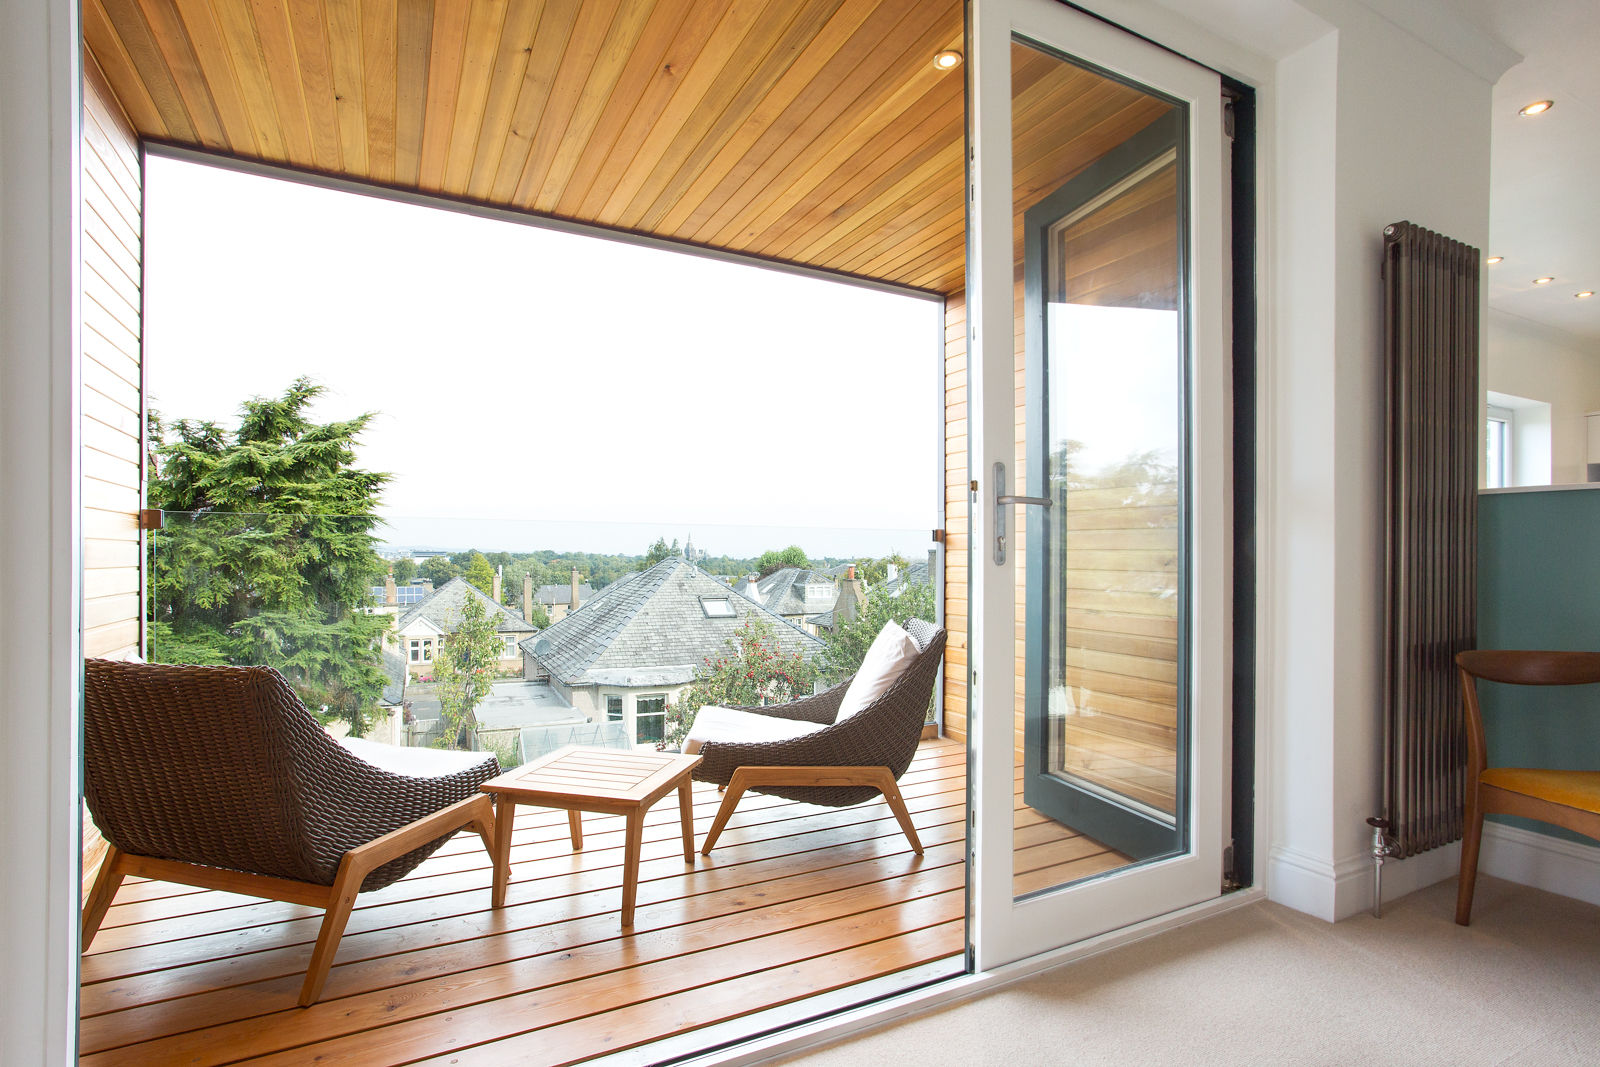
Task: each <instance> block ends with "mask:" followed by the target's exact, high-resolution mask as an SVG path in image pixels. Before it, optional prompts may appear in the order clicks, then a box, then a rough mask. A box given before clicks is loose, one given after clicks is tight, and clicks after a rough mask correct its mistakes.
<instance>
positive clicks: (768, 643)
mask: <svg viewBox="0 0 1600 1067" xmlns="http://www.w3.org/2000/svg"><path fill="white" fill-rule="evenodd" d="M724 644H725V645H726V647H727V654H726V655H722V656H718V657H717V658H716V659H712V658H711V657H709V656H707V657H706V659H705V661H704V662H703V663H702V664H701V665H700V666H699V667H697V668H695V672H694V673H695V677H694V682H693V683H692V684H690V686H689V688H688V689H687V690H685V691H684V694H683V699H682V700H680V701H679V702H678V703H676V704H671V705H668V707H667V716H666V739H665V740H664V741H663V742H661V744H660V745H659V746H658V747H660V748H665V747H667V746H668V745H681V744H682V743H683V739H684V738H685V737H687V736H688V735H689V729H690V727H692V726H693V725H694V715H695V712H697V711H699V710H700V709H701V708H703V707H705V706H706V705H707V704H719V705H722V706H724V707H732V706H735V705H755V704H784V703H787V702H789V701H791V700H795V699H797V698H799V697H802V696H806V695H807V694H809V693H810V692H811V687H812V683H814V682H815V681H816V678H817V668H816V665H815V664H813V663H812V662H811V661H810V660H808V659H806V657H805V656H804V655H803V654H801V653H799V652H785V651H783V649H782V647H781V646H780V645H779V643H778V637H777V634H776V633H775V632H774V630H773V628H772V624H771V623H767V622H763V621H761V620H760V619H746V620H745V623H744V625H742V626H740V627H739V629H738V631H737V632H735V633H734V635H733V636H732V637H730V638H728V639H727V641H726V642H724Z"/></svg>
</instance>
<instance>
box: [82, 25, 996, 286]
mask: <svg viewBox="0 0 1600 1067" xmlns="http://www.w3.org/2000/svg"><path fill="white" fill-rule="evenodd" d="M83 21H84V36H85V39H86V40H87V42H88V44H89V47H90V48H91V50H92V51H93V52H94V55H95V56H96V58H97V59H98V60H99V61H100V63H101V64H102V65H103V66H104V68H105V70H106V73H107V76H108V77H109V79H110V81H111V84H112V86H113V87H114V88H115V90H116V93H117V95H118V97H119V98H121V100H122V101H123V103H124V104H125V105H126V108H127V112H128V114H129V115H130V116H131V118H132V122H133V125H134V126H135V128H137V130H138V131H139V132H140V133H141V134H143V135H145V136H147V137H151V138H155V139H159V140H163V141H169V142H174V143H178V144H183V145H188V146H192V147H196V148H200V149H203V150H207V151H212V152H217V153H222V154H227V155H231V156H237V157H240V158H245V159H254V160H261V161H266V162H271V163H275V164H281V165H285V166H289V167H294V168H298V169H301V170H306V171H315V172H321V173H329V174H338V175H343V176H347V177H351V178H356V179H358V180H362V181H370V182H374V183H377V184H381V185H388V186H395V187H399V188H404V189H414V190H419V191H423V192H428V193H435V194H442V195H445V196H449V197H454V198H460V199H463V200H469V201H476V202H482V203H488V204H495V205H499V206H504V207H511V208H516V209H522V210H529V211H535V212H539V213H543V214H549V215H554V216H559V217H562V218H570V219H577V220H581V221H585V222H593V223H599V224H602V225H606V226H611V227H617V228H620V229H625V230H632V231H638V232H643V233H649V234H654V235H659V236H664V237H671V238H676V239H680V240H685V241H692V242H696V243H700V244H705V245H712V246H716V247H719V248H726V249H734V250H738V251H743V252H749V253H752V254H756V255H760V256H766V257H771V258H775V259H780V260H785V261H790V262H796V263H804V264H808V265H813V266H818V267H823V268H827V269H831V270H837V271H843V272H847V273H850V274H855V275H860V276H866V277H872V278H879V279H885V280H889V281H894V282H898V283H901V284H904V285H909V286H915V287H917V288H921V289H927V290H931V291H938V292H950V291H953V290H955V289H958V288H960V286H961V276H962V270H963V256H964V243H965V228H964V216H963V212H962V200H961V188H962V159H961V156H962V144H963V121H964V120H963V114H962V106H963V104H962V73H961V71H960V70H956V71H939V70H936V69H935V68H934V66H933V62H932V60H933V56H934V55H935V54H936V53H937V52H939V51H940V50H941V49H946V48H959V47H961V40H962V11H961V4H960V2H959V0H860V2H855V0H848V2H847V0H800V2H797V3H792V4H791V3H785V4H779V3H771V2H769V0H543V2H540V0H528V2H526V3H520V2H519V3H507V2H505V0H461V2H452V3H448V4H446V3H428V2H416V0H400V2H398V3H396V2H394V0H388V2H377V3H373V2H370V0H368V2H358V0H329V2H327V3H323V4H315V3H313V4H303V3H294V2H286V0H263V2H260V3H252V4H244V3H237V2H234V0H85V3H84V10H83Z"/></svg>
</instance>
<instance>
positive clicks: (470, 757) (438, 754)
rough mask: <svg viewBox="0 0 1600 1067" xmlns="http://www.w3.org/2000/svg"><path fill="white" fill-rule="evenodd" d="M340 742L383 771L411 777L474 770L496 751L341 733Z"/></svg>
mask: <svg viewBox="0 0 1600 1067" xmlns="http://www.w3.org/2000/svg"><path fill="white" fill-rule="evenodd" d="M339 743H340V744H341V745H343V746H344V747H345V748H346V749H348V750H349V751H350V753H351V755H353V756H356V757H357V758H359V759H362V760H365V761H366V762H367V763H370V764H372V765H373V766H374V767H376V768H378V769H379V770H380V771H388V772H389V773H390V774H399V775H404V776H405V777H407V778H443V777H445V776H447V775H451V774H459V773H460V772H462V771H465V770H471V769H472V768H473V767H476V766H478V765H479V764H483V763H488V762H489V761H490V760H492V759H494V758H495V757H494V753H493V752H455V751H450V750H446V749H442V748H410V747H407V746H403V745H382V744H379V743H378V742H376V741H366V740H363V739H361V738H359V737H341V738H339Z"/></svg>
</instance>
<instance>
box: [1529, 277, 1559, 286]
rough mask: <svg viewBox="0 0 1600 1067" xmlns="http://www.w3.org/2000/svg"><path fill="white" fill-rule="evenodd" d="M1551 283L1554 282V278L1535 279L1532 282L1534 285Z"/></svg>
mask: <svg viewBox="0 0 1600 1067" xmlns="http://www.w3.org/2000/svg"><path fill="white" fill-rule="evenodd" d="M1553 281H1555V279H1554V278H1550V277H1545V278H1535V279H1534V280H1533V284H1534V285H1549V284H1550V283H1551V282H1553Z"/></svg>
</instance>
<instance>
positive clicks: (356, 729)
mask: <svg viewBox="0 0 1600 1067" xmlns="http://www.w3.org/2000/svg"><path fill="white" fill-rule="evenodd" d="M321 393H322V388H321V387H320V386H318V385H315V384H313V383H312V382H311V381H310V380H309V379H306V378H299V379H297V380H296V381H295V382H294V383H293V384H291V385H290V386H289V388H288V389H287V390H285V392H284V394H283V395H282V396H280V397H271V398H263V397H256V398H254V399H252V400H248V401H246V402H245V403H244V404H243V405H242V406H241V409H240V420H239V427H238V429H237V430H233V431H229V430H225V429H223V428H222V427H220V426H218V425H216V424H215V423H212V422H195V421H190V420H186V419H180V420H178V421H177V422H174V423H171V424H170V425H165V424H163V423H162V422H161V420H160V418H159V417H153V418H152V419H151V430H152V445H153V450H154V452H155V455H156V469H155V472H154V474H153V475H152V476H151V479H150V503H151V504H152V505H153V506H155V507H158V508H160V509H162V510H163V511H165V512H167V513H168V514H167V516H166V521H165V525H164V527H163V529H162V530H161V531H160V532H159V533H157V534H156V535H155V536H154V537H153V538H151V545H152V561H151V572H150V573H151V587H150V588H151V611H150V616H151V620H152V634H151V637H152V641H151V644H152V649H151V651H152V656H153V658H155V659H156V660H158V661H160V662H165V663H212V664H221V663H236V664H255V663H261V664H267V665H269V666H272V667H275V668H277V669H278V671H279V672H281V673H282V674H283V675H284V677H286V678H287V679H288V680H289V682H290V683H291V684H293V685H294V687H295V689H296V691H297V692H298V693H299V695H300V697H301V699H302V700H304V701H305V703H306V704H307V705H308V706H309V707H311V708H314V709H322V710H324V711H327V712H330V713H335V714H337V715H339V716H341V717H343V718H344V719H345V720H346V721H347V722H349V723H350V728H351V732H352V733H355V734H357V735H359V734H361V733H363V732H364V731H365V727H366V713H367V711H368V709H370V708H371V707H372V706H373V704H374V703H376V701H377V700H378V699H379V697H381V695H382V693H383V688H384V685H385V683H386V681H387V679H386V678H385V676H384V673H383V670H382V666H381V663H382V660H381V640H382V636H383V632H384V630H385V628H386V627H387V625H388V619H387V618H386V617H385V616H382V615H368V614H366V613H365V612H364V611H363V610H362V608H363V607H364V606H365V605H366V604H367V603H368V602H369V601H370V599H371V595H372V594H371V589H372V586H373V585H374V584H376V583H379V582H381V581H382V580H383V576H384V574H385V573H386V570H387V568H386V566H385V564H384V562H383V560H382V559H380V558H379V557H378V554H377V552H376V550H375V546H376V538H375V537H374V536H373V534H372V531H373V530H374V529H375V528H376V526H377V524H378V519H377V515H376V509H377V505H378V497H379V492H380V490H381V489H382V487H383V485H384V483H385V482H386V481H387V480H388V475H386V474H378V473H374V472H372V471H365V470H361V469H360V468H358V467H356V465H355V445H356V439H357V437H359V435H360V434H361V431H362V430H363V429H365V427H366V425H367V423H368V422H369V421H370V420H371V418H372V414H371V413H368V414H365V415H361V416H358V417H356V418H354V419H350V420H348V421H344V422H330V423H321V424H319V423H315V422H313V421H311V419H310V418H309V417H308V415H307V410H308V408H309V407H310V405H311V403H312V402H313V401H314V400H315V399H316V398H317V397H318V396H320V395H321Z"/></svg>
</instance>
